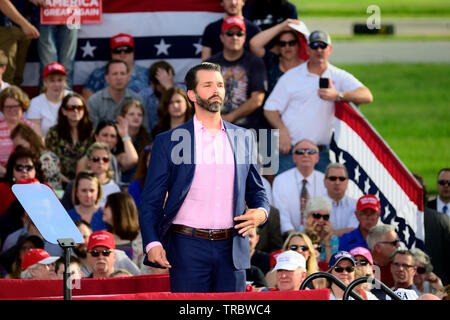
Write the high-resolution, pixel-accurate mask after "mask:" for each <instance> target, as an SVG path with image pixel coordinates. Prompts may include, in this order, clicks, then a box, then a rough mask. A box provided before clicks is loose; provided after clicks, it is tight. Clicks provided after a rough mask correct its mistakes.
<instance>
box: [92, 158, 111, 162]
mask: <svg viewBox="0 0 450 320" xmlns="http://www.w3.org/2000/svg"><path fill="white" fill-rule="evenodd" d="M91 160H92V161H94V162H99V161H100V160H102V161H103V162H104V163H108V162H109V158H108V157H92V159H91Z"/></svg>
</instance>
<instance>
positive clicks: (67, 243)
mask: <svg viewBox="0 0 450 320" xmlns="http://www.w3.org/2000/svg"><path fill="white" fill-rule="evenodd" d="M58 244H59V246H60V247H61V248H63V251H64V274H63V290H64V300H72V281H71V278H70V270H69V268H70V252H71V249H72V248H74V247H75V246H76V243H75V241H74V240H73V239H71V238H67V239H58Z"/></svg>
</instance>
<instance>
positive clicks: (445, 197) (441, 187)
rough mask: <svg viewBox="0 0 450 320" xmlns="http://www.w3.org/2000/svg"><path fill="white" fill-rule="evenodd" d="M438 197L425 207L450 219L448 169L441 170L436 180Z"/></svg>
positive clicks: (449, 179)
mask: <svg viewBox="0 0 450 320" xmlns="http://www.w3.org/2000/svg"><path fill="white" fill-rule="evenodd" d="M437 190H438V196H437V197H436V199H434V200H431V201H429V202H428V203H427V206H428V207H430V208H431V209H434V210H436V211H439V212H442V213H445V214H446V215H448V216H449V217H450V168H443V169H441V170H440V171H439V173H438V178H437Z"/></svg>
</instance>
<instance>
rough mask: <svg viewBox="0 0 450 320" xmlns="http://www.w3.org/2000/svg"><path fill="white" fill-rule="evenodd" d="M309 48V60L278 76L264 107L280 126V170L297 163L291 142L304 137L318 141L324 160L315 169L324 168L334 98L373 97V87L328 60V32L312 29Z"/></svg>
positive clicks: (363, 99)
mask: <svg viewBox="0 0 450 320" xmlns="http://www.w3.org/2000/svg"><path fill="white" fill-rule="evenodd" d="M306 50H307V53H308V55H309V57H310V58H309V60H308V61H306V63H302V64H300V65H299V66H297V67H295V68H293V69H291V70H290V71H289V72H287V73H286V74H284V75H283V76H282V77H281V78H280V79H279V80H278V82H277V84H276V85H275V88H274V89H273V91H272V92H271V94H270V95H269V97H268V98H267V100H266V102H265V104H264V107H263V108H264V116H265V117H266V118H267V120H268V121H269V123H270V124H271V125H272V126H273V127H274V128H275V129H279V130H280V132H279V149H280V168H279V171H278V173H281V172H283V171H285V170H287V169H289V168H292V167H294V163H293V162H292V150H293V148H292V146H293V145H294V144H295V143H296V142H297V141H300V140H302V139H309V140H311V141H313V142H314V143H316V144H317V145H318V147H319V150H320V159H321V161H320V162H319V163H318V164H317V165H316V170H319V171H322V172H323V171H324V170H325V168H326V166H327V165H328V163H329V160H328V159H329V157H328V149H329V143H330V140H331V133H332V125H333V116H334V108H335V102H336V101H347V102H353V103H355V104H358V105H359V104H364V103H371V102H372V100H373V97H372V93H371V92H370V90H369V89H368V88H367V87H366V86H364V85H363V84H362V83H361V82H360V81H359V80H358V79H356V78H355V77H354V76H353V75H351V74H350V73H348V72H346V71H344V70H342V69H340V68H337V67H335V66H333V65H332V64H330V63H329V62H328V58H329V56H330V54H331V52H332V50H333V46H332V44H331V39H330V36H329V35H328V33H326V32H324V31H320V30H316V31H313V32H312V33H311V34H310V35H309V37H308V47H307V49H306ZM321 78H322V80H320V79H321ZM325 78H326V79H327V80H328V82H327V80H326V79H325ZM327 83H328V86H327Z"/></svg>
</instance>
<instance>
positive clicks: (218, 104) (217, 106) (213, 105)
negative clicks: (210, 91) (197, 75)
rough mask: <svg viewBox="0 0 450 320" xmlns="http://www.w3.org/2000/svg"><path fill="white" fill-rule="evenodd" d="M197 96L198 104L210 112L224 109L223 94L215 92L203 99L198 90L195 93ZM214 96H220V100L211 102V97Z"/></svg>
mask: <svg viewBox="0 0 450 320" xmlns="http://www.w3.org/2000/svg"><path fill="white" fill-rule="evenodd" d="M195 98H196V100H197V105H198V106H200V107H202V108H203V109H205V110H207V111H209V112H219V111H220V110H222V109H223V99H222V97H221V96H219V95H217V94H215V95H213V96H211V97H209V98H208V99H202V98H200V97H199V95H198V94H197V92H196V93H195ZM213 98H219V99H220V101H212V102H210V100H211V99H213Z"/></svg>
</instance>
